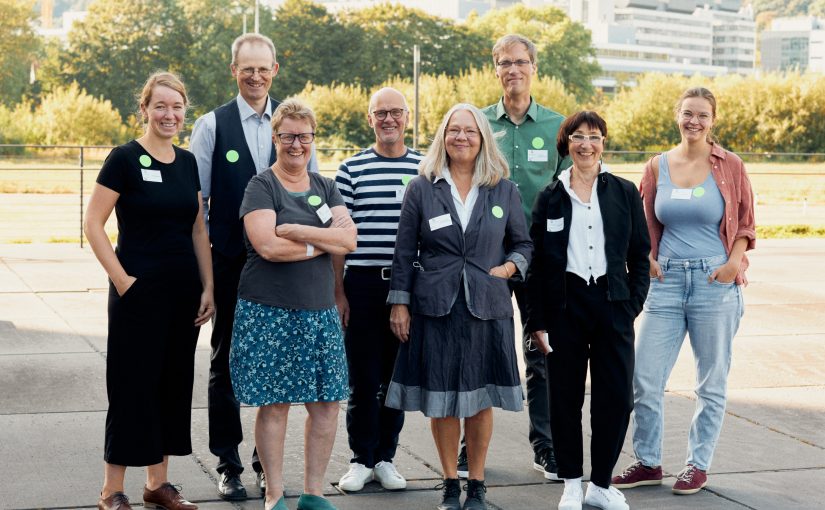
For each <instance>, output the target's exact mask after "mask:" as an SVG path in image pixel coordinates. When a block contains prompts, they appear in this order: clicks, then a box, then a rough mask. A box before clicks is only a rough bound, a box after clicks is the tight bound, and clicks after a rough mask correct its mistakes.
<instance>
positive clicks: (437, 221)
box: [430, 213, 453, 231]
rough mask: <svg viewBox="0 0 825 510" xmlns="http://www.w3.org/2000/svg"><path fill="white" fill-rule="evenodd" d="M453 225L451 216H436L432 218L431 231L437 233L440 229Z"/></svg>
mask: <svg viewBox="0 0 825 510" xmlns="http://www.w3.org/2000/svg"><path fill="white" fill-rule="evenodd" d="M452 224H453V220H452V218H450V214H449V213H447V214H442V215H441V216H436V217H435V218H430V230H431V231H436V230H438V229H440V228H444V227H449V226H450V225H452Z"/></svg>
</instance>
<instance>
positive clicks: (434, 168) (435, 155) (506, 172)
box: [418, 103, 510, 186]
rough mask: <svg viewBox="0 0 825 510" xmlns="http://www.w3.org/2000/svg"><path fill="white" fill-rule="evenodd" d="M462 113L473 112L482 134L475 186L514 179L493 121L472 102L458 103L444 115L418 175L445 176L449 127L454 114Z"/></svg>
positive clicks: (491, 184)
mask: <svg viewBox="0 0 825 510" xmlns="http://www.w3.org/2000/svg"><path fill="white" fill-rule="evenodd" d="M460 110H466V111H468V112H470V113H471V114H472V116H473V118H474V119H475V121H476V124H478V133H479V135H481V147H480V149H479V151H478V156H476V166H475V169H474V170H473V183H474V184H476V185H478V186H495V185H496V184H498V181H500V180H501V179H506V178H507V177H509V176H510V167H509V166H508V165H507V160H506V159H504V156H503V155H502V154H501V151H500V150H499V149H498V145H497V144H496V141H495V136H494V135H493V129H492V128H491V127H490V122H488V121H487V118H486V117H485V116H484V115H483V114H482V113H481V110H479V109H478V108H476V107H475V106H473V105H471V104H468V103H458V104H457V105H455V106H453V107H452V108H450V111H448V112H447V114H446V115H444V119H443V120H442V121H441V124H440V125H439V126H438V130H437V131H436V134H435V139H434V140H433V143H432V145H431V146H430V148H429V150H428V151H427V156H426V157H425V158H424V160H423V161H421V164H419V166H418V173H419V174H420V175H423V176H425V177H426V178H427V179H430V180H433V178H434V177H441V170H442V169H443V168H445V167H448V166H449V164H450V156H449V155H448V154H447V145H446V141H445V139H446V136H447V124H449V123H450V118H452V116H453V114H454V113H455V112H457V111H460Z"/></svg>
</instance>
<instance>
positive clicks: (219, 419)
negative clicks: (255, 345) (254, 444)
mask: <svg viewBox="0 0 825 510" xmlns="http://www.w3.org/2000/svg"><path fill="white" fill-rule="evenodd" d="M244 263H246V253H242V254H241V255H239V256H237V257H226V256H225V255H222V254H221V253H219V252H217V251H215V250H214V249H213V250H212V271H213V274H214V278H215V316H214V318H213V319H212V339H211V343H212V359H211V362H210V365H209V404H208V406H209V451H210V452H212V454H213V455H215V456H217V457H218V459H219V460H218V467H217V471H218V473H223V472H224V471H228V472H230V473H234V474H240V473H241V472H243V463H242V462H241V458H240V455H238V445H239V444H241V441H243V429H242V427H241V408H240V404H239V403H238V399H236V398H235V392H234V391H233V390H232V380H231V379H230V377H229V348H230V347H231V345H232V325H233V324H234V322H235V305H237V304H238V282H239V281H240V279H241V270H242V269H243V266H244ZM252 469H254V470H255V472H257V473H260V472H261V471H262V470H263V468H262V467H261V463H260V462H259V461H258V451H257V449H256V450H254V451H253V452H252Z"/></svg>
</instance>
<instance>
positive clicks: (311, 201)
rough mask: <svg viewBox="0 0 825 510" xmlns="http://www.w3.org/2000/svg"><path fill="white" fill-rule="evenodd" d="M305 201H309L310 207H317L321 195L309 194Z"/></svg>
mask: <svg viewBox="0 0 825 510" xmlns="http://www.w3.org/2000/svg"><path fill="white" fill-rule="evenodd" d="M307 202H309V205H311V206H312V207H318V206H319V205H321V197H319V196H318V195H310V196H309V198H307Z"/></svg>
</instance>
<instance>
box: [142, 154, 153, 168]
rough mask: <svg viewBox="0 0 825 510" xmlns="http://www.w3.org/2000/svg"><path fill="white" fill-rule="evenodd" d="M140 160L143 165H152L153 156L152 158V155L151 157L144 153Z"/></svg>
mask: <svg viewBox="0 0 825 510" xmlns="http://www.w3.org/2000/svg"><path fill="white" fill-rule="evenodd" d="M139 161H140V164H141V166H145V167H148V166H151V165H152V158H150V157H149V156H147V155H146V154H144V155H143V156H141V157H140V158H139Z"/></svg>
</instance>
